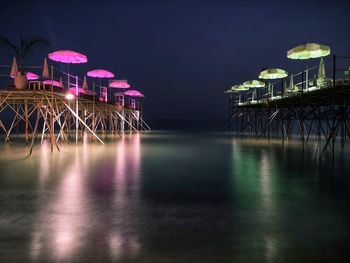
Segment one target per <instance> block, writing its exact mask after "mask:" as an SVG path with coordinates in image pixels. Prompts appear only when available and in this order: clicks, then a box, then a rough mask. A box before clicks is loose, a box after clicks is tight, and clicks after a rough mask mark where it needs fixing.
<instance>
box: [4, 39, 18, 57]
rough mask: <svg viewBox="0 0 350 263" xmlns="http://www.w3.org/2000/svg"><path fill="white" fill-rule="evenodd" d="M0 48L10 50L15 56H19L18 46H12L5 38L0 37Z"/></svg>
mask: <svg viewBox="0 0 350 263" xmlns="http://www.w3.org/2000/svg"><path fill="white" fill-rule="evenodd" d="M0 46H2V47H7V48H10V49H11V50H12V51H14V52H15V54H16V55H19V54H20V49H19V47H18V46H16V45H15V44H13V43H12V42H11V41H10V40H9V39H8V38H7V37H4V36H3V35H0Z"/></svg>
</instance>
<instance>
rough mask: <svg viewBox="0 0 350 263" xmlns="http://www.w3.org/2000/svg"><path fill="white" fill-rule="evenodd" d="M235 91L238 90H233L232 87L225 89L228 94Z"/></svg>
mask: <svg viewBox="0 0 350 263" xmlns="http://www.w3.org/2000/svg"><path fill="white" fill-rule="evenodd" d="M234 92H237V91H236V90H232V89H228V90H225V91H224V93H226V94H229V93H234Z"/></svg>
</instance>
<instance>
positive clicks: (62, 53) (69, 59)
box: [49, 50, 88, 64]
mask: <svg viewBox="0 0 350 263" xmlns="http://www.w3.org/2000/svg"><path fill="white" fill-rule="evenodd" d="M49 59H51V60H54V61H57V62H63V63H68V64H80V63H86V62H87V61H88V60H87V57H86V56H85V55H83V54H81V53H78V52H75V51H72V50H57V51H54V52H51V53H49Z"/></svg>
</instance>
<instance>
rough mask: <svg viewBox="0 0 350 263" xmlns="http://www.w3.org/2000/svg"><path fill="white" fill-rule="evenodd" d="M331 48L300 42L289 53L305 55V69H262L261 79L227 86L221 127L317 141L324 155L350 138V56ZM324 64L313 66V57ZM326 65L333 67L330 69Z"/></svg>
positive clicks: (254, 134) (246, 133)
mask: <svg viewBox="0 0 350 263" xmlns="http://www.w3.org/2000/svg"><path fill="white" fill-rule="evenodd" d="M329 54H330V48H329V47H328V46H324V45H319V44H315V43H311V44H305V45H300V46H297V47H296V48H294V49H291V50H289V51H288V53H287V57H288V58H291V59H305V60H306V63H305V68H304V69H302V70H301V71H300V72H298V73H297V74H290V75H289V76H288V73H287V72H286V71H285V70H283V69H279V68H271V69H263V70H262V71H261V72H260V74H259V80H250V81H246V82H244V83H242V84H240V85H235V86H233V87H232V88H231V89H229V90H226V91H225V93H227V94H229V110H228V118H227V119H226V121H225V122H223V123H222V125H221V126H220V127H219V130H221V131H227V132H230V133H233V134H235V135H237V136H250V137H253V138H256V139H257V140H259V139H261V138H265V139H267V140H268V141H269V140H270V139H272V138H274V139H277V138H279V139H280V140H281V143H282V144H284V143H286V142H288V141H289V140H291V139H294V140H299V141H300V142H301V144H302V145H303V147H304V145H305V144H306V143H307V142H308V141H309V140H311V139H312V140H316V141H317V142H318V143H319V145H320V157H322V156H323V155H324V153H325V152H326V151H327V149H329V150H330V151H331V152H332V153H333V158H334V150H335V147H336V146H337V145H340V147H342V148H343V147H344V145H345V143H346V142H347V140H349V139H350V123H349V121H350V114H349V113H350V112H349V110H350V107H349V105H350V56H336V55H332V56H329V57H327V58H324V57H326V56H328V55H329ZM315 58H320V61H319V64H318V65H316V66H314V67H309V62H310V61H311V60H312V59H315ZM326 69H328V70H327V71H326Z"/></svg>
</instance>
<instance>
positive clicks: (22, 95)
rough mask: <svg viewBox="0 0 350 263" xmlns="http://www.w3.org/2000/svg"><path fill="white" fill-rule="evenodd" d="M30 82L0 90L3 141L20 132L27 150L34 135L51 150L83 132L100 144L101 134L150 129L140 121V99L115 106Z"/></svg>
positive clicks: (33, 141) (9, 141)
mask: <svg viewBox="0 0 350 263" xmlns="http://www.w3.org/2000/svg"><path fill="white" fill-rule="evenodd" d="M34 84H37V83H29V86H28V88H27V89H26V90H16V89H15V88H11V89H8V90H1V91H0V131H1V132H2V134H3V136H4V142H8V143H11V142H13V138H14V136H15V135H17V136H18V134H19V133H24V134H25V142H26V144H30V153H31V152H32V149H33V146H34V144H35V139H36V138H38V139H39V138H41V139H40V140H41V141H42V140H43V139H45V138H48V139H49V140H50V143H51V150H53V149H54V148H57V149H58V150H59V144H58V143H59V142H65V143H72V142H75V143H78V142H79V141H80V140H81V139H82V135H83V132H88V133H90V134H91V135H92V137H93V138H95V139H96V140H98V141H99V142H100V143H102V144H103V143H104V142H103V139H102V138H101V137H100V136H99V134H101V133H102V134H114V135H116V136H119V137H120V136H123V133H124V132H136V133H139V132H143V131H148V130H150V127H149V126H148V125H147V124H146V123H145V121H144V120H143V113H142V103H141V102H139V103H137V104H135V103H134V105H128V104H127V103H125V105H119V104H118V103H115V102H101V101H100V99H99V97H98V96H93V95H85V94H79V96H72V97H70V98H69V99H68V97H67V96H66V94H67V93H66V91H65V90H64V89H58V88H54V87H53V86H52V85H41V86H40V83H39V86H36V85H34ZM39 88H40V89H39ZM123 104H124V103H123Z"/></svg>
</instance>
